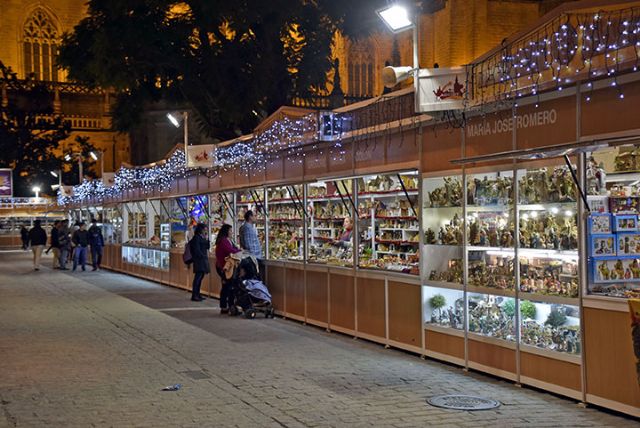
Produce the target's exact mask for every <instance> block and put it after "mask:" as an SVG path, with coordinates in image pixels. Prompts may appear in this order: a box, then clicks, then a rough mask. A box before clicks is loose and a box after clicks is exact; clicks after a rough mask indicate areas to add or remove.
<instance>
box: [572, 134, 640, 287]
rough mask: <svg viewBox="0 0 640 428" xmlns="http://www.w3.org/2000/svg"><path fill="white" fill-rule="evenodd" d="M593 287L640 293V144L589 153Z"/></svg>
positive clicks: (591, 276)
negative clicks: (639, 215)
mask: <svg viewBox="0 0 640 428" xmlns="http://www.w3.org/2000/svg"><path fill="white" fill-rule="evenodd" d="M584 174H585V178H586V191H587V195H588V196H587V200H588V202H589V207H590V208H591V214H590V215H589V218H588V219H587V250H588V257H589V267H588V270H589V277H588V278H589V281H588V287H587V289H588V292H589V293H590V294H594V295H600V296H608V297H618V298H640V245H638V244H640V227H639V223H638V222H639V221H640V219H639V218H638V214H639V213H640V186H638V183H640V146H638V145H623V146H618V147H609V148H605V149H602V150H598V151H594V152H592V153H589V154H587V162H586V164H585V171H584Z"/></svg>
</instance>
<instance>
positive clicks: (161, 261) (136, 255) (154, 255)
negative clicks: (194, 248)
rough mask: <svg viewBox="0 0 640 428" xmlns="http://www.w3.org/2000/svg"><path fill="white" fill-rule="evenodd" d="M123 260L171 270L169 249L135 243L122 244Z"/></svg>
mask: <svg viewBox="0 0 640 428" xmlns="http://www.w3.org/2000/svg"><path fill="white" fill-rule="evenodd" d="M122 261H123V262H125V263H128V264H133V265H138V266H145V267H149V268H153V269H159V270H165V271H168V270H169V251H168V250H163V249H160V248H150V247H143V246H135V245H123V246H122Z"/></svg>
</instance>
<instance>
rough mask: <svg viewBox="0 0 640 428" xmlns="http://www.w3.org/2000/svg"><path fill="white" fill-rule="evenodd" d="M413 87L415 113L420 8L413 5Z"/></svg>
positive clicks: (417, 102)
mask: <svg viewBox="0 0 640 428" xmlns="http://www.w3.org/2000/svg"><path fill="white" fill-rule="evenodd" d="M413 69H414V70H415V71H414V73H415V74H414V76H413V88H414V107H415V111H416V113H418V112H419V111H420V85H419V81H420V8H419V6H418V4H416V5H415V13H414V23H413Z"/></svg>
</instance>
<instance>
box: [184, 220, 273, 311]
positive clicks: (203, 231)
mask: <svg viewBox="0 0 640 428" xmlns="http://www.w3.org/2000/svg"><path fill="white" fill-rule="evenodd" d="M254 220H255V216H254V213H253V212H252V211H251V210H249V211H247V212H246V213H245V215H244V223H243V224H242V226H241V227H240V230H239V232H240V247H237V246H236V245H235V244H234V243H233V241H232V240H231V236H232V227H231V225H228V224H224V225H222V227H221V228H220V230H219V231H218V235H217V236H216V240H215V259H216V263H215V268H216V272H217V273H218V275H219V276H220V279H221V281H222V289H221V290H220V312H221V313H223V314H224V313H228V312H229V307H230V306H231V305H233V294H232V293H233V292H232V283H231V281H228V280H227V278H226V275H225V272H224V266H225V263H226V260H227V257H229V256H230V255H232V254H235V253H238V252H240V251H242V250H244V251H246V252H247V253H249V254H251V255H252V256H254V257H255V258H256V259H257V260H258V264H259V271H260V273H261V274H262V272H263V271H264V268H263V255H262V254H263V253H262V246H261V245H260V239H259V238H258V231H257V229H256V227H255V224H254ZM188 245H189V251H190V254H191V261H192V263H193V273H194V276H193V284H192V294H191V300H193V301H195V302H199V301H202V300H205V297H204V296H202V295H201V294H200V288H201V285H202V280H203V279H204V277H205V275H207V274H208V273H210V272H211V267H210V265H209V254H208V252H209V249H210V248H211V243H210V241H209V237H208V231H207V226H206V225H205V224H204V223H200V224H198V225H196V227H195V231H194V236H193V238H192V239H191V240H190V241H189V243H188Z"/></svg>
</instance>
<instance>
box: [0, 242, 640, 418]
mask: <svg viewBox="0 0 640 428" xmlns="http://www.w3.org/2000/svg"><path fill="white" fill-rule="evenodd" d="M47 262H48V259H45V263H47ZM188 298H189V296H188V294H187V293H185V292H184V291H180V290H176V289H172V288H169V287H165V286H161V285H157V284H153V283H150V282H147V281H142V280H138V279H135V278H131V277H127V276H124V275H118V274H114V273H109V272H95V273H94V272H77V273H73V274H71V273H62V272H58V271H51V270H49V269H43V270H41V271H39V272H33V271H32V270H31V269H30V264H29V257H28V255H27V254H25V253H21V252H20V253H0V427H5V426H8V427H13V426H17V427H31V426H52V427H76V426H77V427H87V426H101V427H102V426H113V427H126V426H136V427H146V426H148V427H157V426H186V427H227V426H238V427H302V426H313V427H324V426H344V427H346V426H348V427H359V426H362V427H364V426H381V427H394V426H397V427H409V426H416V427H418V426H420V427H425V426H434V427H435V426H443V427H457V426H459V427H483V426H500V427H518V426H532V427H544V426H549V427H551V426H553V427H556V426H597V427H604V426H612V427H613V426H616V427H621V426H638V422H637V421H635V420H632V419H627V418H624V417H621V416H619V415H614V414H611V413H606V412H603V411H601V410H597V409H593V408H588V409H583V408H580V407H578V405H577V404H576V403H575V402H574V401H571V400H566V399H563V398H559V397H556V396H553V395H550V394H546V393H542V392H539V391H534V390H531V389H527V388H516V387H515V386H513V385H512V384H510V383H508V382H503V381H500V380H497V379H494V378H491V377H488V376H484V375H481V374H476V373H469V374H467V373H464V372H463V371H462V370H460V369H459V368H455V367H451V366H448V365H445V364H441V363H438V362H434V361H422V360H420V359H419V358H418V357H417V356H414V355H409V354H406V353H403V352H399V351H394V350H385V349H384V348H383V347H381V346H379V345H374V344H371V343H367V342H365V341H360V340H358V341H354V340H353V339H351V338H349V337H346V336H342V335H339V334H328V333H325V332H324V331H323V330H320V329H316V328H314V327H308V326H303V325H300V324H298V323H295V322H291V321H285V320H278V319H276V320H265V319H263V318H258V319H255V320H246V319H244V318H230V317H227V316H220V315H219V314H218V313H217V311H216V304H217V301H215V300H207V301H206V302H203V303H193V302H190V301H189V300H188ZM174 383H181V384H183V388H182V389H181V390H180V391H178V392H161V391H160V389H161V388H162V387H164V386H166V385H171V384H174ZM443 393H466V394H474V395H481V396H486V397H490V398H494V399H497V400H499V401H501V402H502V403H503V405H502V406H501V407H500V408H498V409H497V410H490V411H482V412H464V411H451V410H443V409H438V408H433V407H430V406H428V405H426V404H425V398H427V397H429V396H432V395H435V394H443Z"/></svg>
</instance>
